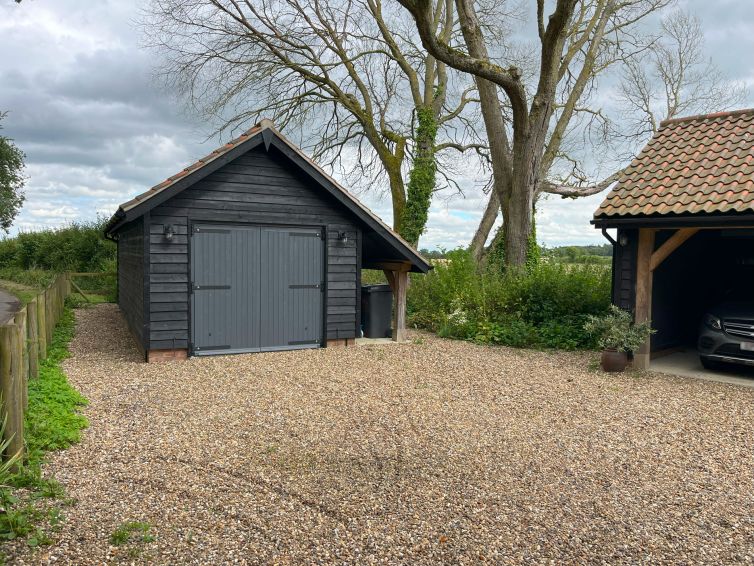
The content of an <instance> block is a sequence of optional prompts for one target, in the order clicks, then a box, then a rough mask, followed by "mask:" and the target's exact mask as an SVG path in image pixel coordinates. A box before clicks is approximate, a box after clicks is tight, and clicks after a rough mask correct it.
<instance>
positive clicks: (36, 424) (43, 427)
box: [26, 308, 89, 467]
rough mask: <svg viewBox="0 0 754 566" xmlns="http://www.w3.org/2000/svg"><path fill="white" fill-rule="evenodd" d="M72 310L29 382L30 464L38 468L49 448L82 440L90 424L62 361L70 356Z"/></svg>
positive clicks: (28, 443)
mask: <svg viewBox="0 0 754 566" xmlns="http://www.w3.org/2000/svg"><path fill="white" fill-rule="evenodd" d="M74 330H75V321H74V317H73V311H72V310H71V309H70V308H65V309H64V311H63V315H62V317H61V318H60V322H59V323H58V326H57V328H56V329H55V332H54V334H53V338H52V342H51V343H50V345H49V347H48V349H47V359H45V360H44V361H43V362H42V363H41V364H40V367H39V379H35V380H31V381H29V408H28V409H27V411H26V443H27V446H28V449H29V456H28V465H27V467H29V466H33V467H38V466H39V464H40V463H41V460H42V458H43V456H44V453H45V452H46V451H48V450H63V449H64V448H68V447H69V446H70V445H71V444H75V443H77V442H79V440H81V430H82V429H84V428H86V427H87V426H89V423H88V421H87V420H86V418H85V417H84V416H83V415H80V414H79V413H78V409H79V407H81V406H83V405H86V403H87V401H86V399H85V398H84V396H83V395H81V393H79V392H78V391H76V390H75V389H74V388H73V387H71V385H70V384H69V383H68V379H67V378H66V376H65V373H64V372H63V369H62V368H61V366H60V364H61V362H62V361H63V360H65V359H66V358H67V357H69V356H70V352H69V350H68V344H69V342H70V341H71V339H72V338H73V333H74Z"/></svg>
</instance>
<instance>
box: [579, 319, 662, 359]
mask: <svg viewBox="0 0 754 566" xmlns="http://www.w3.org/2000/svg"><path fill="white" fill-rule="evenodd" d="M584 330H586V332H587V333H589V334H591V335H592V336H595V337H596V338H597V344H598V346H599V347H600V348H602V358H601V366H602V369H603V370H604V371H610V372H614V371H624V370H625V369H626V366H627V365H628V353H629V352H634V351H636V350H637V349H638V348H639V347H640V346H641V345H642V344H644V342H646V341H647V339H648V338H649V337H650V336H651V335H652V334H654V332H655V331H654V330H652V327H651V326H650V324H649V322H643V323H641V324H634V322H633V318H632V316H631V314H630V313H628V312H626V311H624V310H623V309H621V308H618V307H616V306H615V305H610V310H609V311H608V313H607V314H605V315H603V316H593V315H592V316H590V317H589V318H588V319H587V322H586V324H585V325H584Z"/></svg>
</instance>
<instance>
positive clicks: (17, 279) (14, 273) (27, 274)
mask: <svg viewBox="0 0 754 566" xmlns="http://www.w3.org/2000/svg"><path fill="white" fill-rule="evenodd" d="M56 276H57V272H55V271H48V270H46V269H22V268H20V267H3V268H0V279H4V280H6V281H12V282H13V283H18V284H20V285H23V286H25V287H31V288H33V289H39V290H42V289H44V288H45V287H47V286H48V285H49V284H50V283H52V282H53V281H54V280H55V277H56Z"/></svg>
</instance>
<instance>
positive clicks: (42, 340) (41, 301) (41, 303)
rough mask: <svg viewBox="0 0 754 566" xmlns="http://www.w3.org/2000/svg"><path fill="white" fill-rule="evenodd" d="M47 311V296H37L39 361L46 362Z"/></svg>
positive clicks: (41, 294)
mask: <svg viewBox="0 0 754 566" xmlns="http://www.w3.org/2000/svg"><path fill="white" fill-rule="evenodd" d="M46 310H47V307H46V301H45V294H44V292H42V293H40V294H39V295H38V296H37V340H39V359H40V360H44V359H45V358H46V357H47V319H46V318H45V312H46Z"/></svg>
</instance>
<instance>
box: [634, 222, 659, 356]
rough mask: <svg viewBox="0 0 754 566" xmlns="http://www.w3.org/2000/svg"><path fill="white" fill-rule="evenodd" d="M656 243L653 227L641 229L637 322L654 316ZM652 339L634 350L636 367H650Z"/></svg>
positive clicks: (638, 255) (637, 264)
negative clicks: (653, 285)
mask: <svg viewBox="0 0 754 566" xmlns="http://www.w3.org/2000/svg"><path fill="white" fill-rule="evenodd" d="M654 245H655V231H654V230H653V229H652V228H640V229H639V249H638V251H637V253H636V322H637V323H642V322H647V321H649V320H651V318H652V269H651V263H652V252H653V250H654ZM649 353H650V340H649V339H647V341H646V342H645V343H644V344H643V345H642V346H641V347H640V348H639V350H638V351H636V352H634V367H635V368H636V369H640V370H645V369H649Z"/></svg>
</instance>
